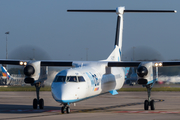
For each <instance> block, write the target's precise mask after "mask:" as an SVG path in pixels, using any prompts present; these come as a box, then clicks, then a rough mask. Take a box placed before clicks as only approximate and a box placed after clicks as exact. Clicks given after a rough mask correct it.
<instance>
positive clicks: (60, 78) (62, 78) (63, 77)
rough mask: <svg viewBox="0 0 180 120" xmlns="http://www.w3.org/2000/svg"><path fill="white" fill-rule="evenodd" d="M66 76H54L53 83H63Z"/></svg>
mask: <svg viewBox="0 0 180 120" xmlns="http://www.w3.org/2000/svg"><path fill="white" fill-rule="evenodd" d="M65 80H66V76H56V78H55V79H54V82H65Z"/></svg>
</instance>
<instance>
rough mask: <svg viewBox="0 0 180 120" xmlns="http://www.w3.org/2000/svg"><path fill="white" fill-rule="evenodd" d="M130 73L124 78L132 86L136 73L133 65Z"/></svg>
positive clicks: (135, 82) (135, 80)
mask: <svg viewBox="0 0 180 120" xmlns="http://www.w3.org/2000/svg"><path fill="white" fill-rule="evenodd" d="M130 69H131V74H130V75H129V77H127V78H126V81H125V83H126V84H129V85H130V86H133V85H135V84H137V80H138V77H137V73H136V69H135V68H134V67H131V68H130Z"/></svg>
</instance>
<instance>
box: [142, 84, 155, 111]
mask: <svg viewBox="0 0 180 120" xmlns="http://www.w3.org/2000/svg"><path fill="white" fill-rule="evenodd" d="M146 88H147V92H148V100H145V101H144V110H148V109H149V106H150V107H151V110H155V107H154V100H151V89H152V87H151V85H147V86H146Z"/></svg>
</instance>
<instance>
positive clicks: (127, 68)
mask: <svg viewBox="0 0 180 120" xmlns="http://www.w3.org/2000/svg"><path fill="white" fill-rule="evenodd" d="M129 69H130V67H126V68H125V69H124V73H125V78H127V76H128V73H129Z"/></svg>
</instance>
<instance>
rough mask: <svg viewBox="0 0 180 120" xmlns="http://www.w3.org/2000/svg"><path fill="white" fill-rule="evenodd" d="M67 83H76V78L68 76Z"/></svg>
mask: <svg viewBox="0 0 180 120" xmlns="http://www.w3.org/2000/svg"><path fill="white" fill-rule="evenodd" d="M67 82H77V77H76V76H68V77H67Z"/></svg>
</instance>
